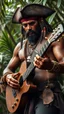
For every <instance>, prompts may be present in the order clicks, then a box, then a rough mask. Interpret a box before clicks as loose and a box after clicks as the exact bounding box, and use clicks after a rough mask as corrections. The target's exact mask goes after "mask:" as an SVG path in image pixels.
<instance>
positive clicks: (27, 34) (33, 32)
mask: <svg viewBox="0 0 64 114" xmlns="http://www.w3.org/2000/svg"><path fill="white" fill-rule="evenodd" d="M33 34H37V33H36V31H34V30H31V29H30V30H28V31H27V32H26V37H28V36H31V35H33Z"/></svg>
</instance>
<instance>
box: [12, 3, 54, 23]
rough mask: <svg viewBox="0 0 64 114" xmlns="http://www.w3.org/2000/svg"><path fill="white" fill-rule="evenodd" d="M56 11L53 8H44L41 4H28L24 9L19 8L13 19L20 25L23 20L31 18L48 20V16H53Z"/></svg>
mask: <svg viewBox="0 0 64 114" xmlns="http://www.w3.org/2000/svg"><path fill="white" fill-rule="evenodd" d="M54 12H55V11H54V10H52V9H51V8H48V7H46V6H43V5H41V4H28V5H26V6H25V7H24V8H23V9H22V8H21V7H19V8H17V9H16V11H15V13H14V15H13V18H12V22H13V23H20V20H21V19H23V18H30V17H37V18H39V17H42V18H47V17H48V16H50V15H52V14H53V13H54Z"/></svg>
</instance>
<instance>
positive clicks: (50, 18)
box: [48, 12, 56, 24]
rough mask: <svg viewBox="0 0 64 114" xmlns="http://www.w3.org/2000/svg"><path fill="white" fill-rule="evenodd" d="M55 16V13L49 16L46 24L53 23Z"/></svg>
mask: <svg viewBox="0 0 64 114" xmlns="http://www.w3.org/2000/svg"><path fill="white" fill-rule="evenodd" d="M55 15H56V12H55V13H54V14H53V15H51V16H50V17H49V19H48V23H49V24H51V22H52V21H53V19H54V17H55Z"/></svg>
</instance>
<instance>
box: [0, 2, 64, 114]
mask: <svg viewBox="0 0 64 114" xmlns="http://www.w3.org/2000/svg"><path fill="white" fill-rule="evenodd" d="M54 12H55V11H54V10H52V9H50V8H48V7H45V6H43V5H40V4H28V5H27V6H25V7H24V8H23V9H21V8H17V10H16V12H15V13H14V15H13V18H12V21H13V23H16V24H21V28H22V29H21V31H22V35H23V37H24V38H25V40H23V43H21V42H19V43H18V44H17V45H16V47H15V49H14V51H13V56H12V58H11V60H10V62H9V64H8V65H7V67H6V68H5V69H4V71H3V77H2V81H3V82H4V83H6V85H8V86H10V87H11V88H14V89H18V88H19V87H20V85H22V84H23V82H22V83H21V82H19V80H17V79H18V77H19V76H20V73H22V69H21V67H20V72H19V73H15V71H16V69H17V68H18V67H19V66H21V64H22V63H23V61H26V65H27V68H28V67H29V66H30V65H31V63H32V65H34V67H33V69H32V70H31V69H30V71H31V72H30V73H29V76H28V77H27V79H26V82H27V84H30V85H31V84H32V85H33V87H35V88H36V89H35V91H34V92H33V89H32V92H33V93H32V92H30V93H29V100H28V102H27V104H26V105H25V109H24V111H23V113H24V114H57V113H58V114H64V111H63V104H64V102H63V100H62V99H61V89H60V86H59V83H58V77H59V76H60V74H61V73H64V44H63V42H64V41H63V38H61V40H57V41H56V42H54V43H52V44H51V45H50V46H49V47H48V48H46V46H45V47H44V48H45V49H46V51H45V53H44V54H43V55H41V56H40V55H39V53H38V52H39V48H40V47H41V46H44V44H45V43H46V42H47V41H48V38H49V36H50V34H51V33H52V31H53V30H52V28H51V26H50V25H49V24H48V23H47V22H46V20H45V19H46V18H47V17H48V16H50V15H51V14H53V13H54ZM35 49H37V51H36V50H35ZM34 53H35V55H34ZM27 70H28V69H27ZM28 71H29V70H28ZM16 113H17V114H21V113H22V111H21V110H20V111H19V110H17V111H16Z"/></svg>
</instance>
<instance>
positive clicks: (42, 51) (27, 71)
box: [20, 40, 50, 85]
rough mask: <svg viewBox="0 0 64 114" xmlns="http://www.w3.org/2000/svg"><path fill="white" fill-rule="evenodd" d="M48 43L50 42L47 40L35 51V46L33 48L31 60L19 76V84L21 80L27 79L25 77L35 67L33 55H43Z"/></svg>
mask: <svg viewBox="0 0 64 114" xmlns="http://www.w3.org/2000/svg"><path fill="white" fill-rule="evenodd" d="M49 45H50V43H49V42H48V40H47V41H46V42H45V44H44V45H43V46H42V48H41V49H40V50H39V51H37V48H36V49H35V50H34V52H33V54H32V57H31V60H32V62H31V64H30V65H29V67H28V68H27V70H26V72H25V73H24V75H23V76H22V77H20V85H21V83H22V81H25V80H26V79H27V77H29V76H30V73H31V72H32V71H33V70H34V69H35V66H34V64H33V60H34V57H35V55H36V54H38V55H40V56H43V55H44V53H45V52H46V50H47V49H48V47H49Z"/></svg>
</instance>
